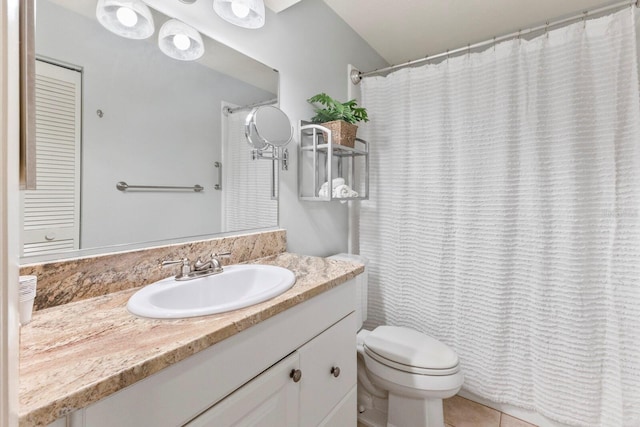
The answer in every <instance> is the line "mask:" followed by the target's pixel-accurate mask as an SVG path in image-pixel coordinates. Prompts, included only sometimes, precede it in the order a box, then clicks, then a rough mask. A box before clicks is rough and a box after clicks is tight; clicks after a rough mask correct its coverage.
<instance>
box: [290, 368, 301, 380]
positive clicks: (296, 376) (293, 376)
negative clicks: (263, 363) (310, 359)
mask: <svg viewBox="0 0 640 427" xmlns="http://www.w3.org/2000/svg"><path fill="white" fill-rule="evenodd" d="M289 377H291V379H293V382H294V383H297V382H298V381H300V379H302V371H301V370H300V369H292V370H291V373H290V374H289Z"/></svg>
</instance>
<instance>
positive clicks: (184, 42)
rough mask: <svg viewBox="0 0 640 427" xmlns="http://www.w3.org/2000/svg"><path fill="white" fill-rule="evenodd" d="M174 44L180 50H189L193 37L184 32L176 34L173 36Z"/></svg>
mask: <svg viewBox="0 0 640 427" xmlns="http://www.w3.org/2000/svg"><path fill="white" fill-rule="evenodd" d="M173 44H174V46H175V47H176V48H178V49H180V50H187V49H189V47H190V46H191V39H190V38H189V36H186V35H184V34H176V35H175V36H173Z"/></svg>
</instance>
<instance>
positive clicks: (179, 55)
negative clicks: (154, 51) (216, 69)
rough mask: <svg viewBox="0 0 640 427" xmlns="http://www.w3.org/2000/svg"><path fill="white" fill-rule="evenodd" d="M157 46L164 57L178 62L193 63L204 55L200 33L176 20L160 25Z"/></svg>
mask: <svg viewBox="0 0 640 427" xmlns="http://www.w3.org/2000/svg"><path fill="white" fill-rule="evenodd" d="M158 46H159V47H160V50H161V51H162V52H164V54H165V55H167V56H170V57H171V58H173V59H179V60H180V61H195V60H196V59H198V58H200V57H201V56H202V55H204V43H203V42H202V37H201V36H200V33H199V32H197V31H196V30H195V29H194V28H193V27H190V26H189V25H187V24H185V23H184V22H182V21H178V20H177V19H170V20H168V21H167V22H165V23H164V24H163V25H162V27H161V28H160V34H158Z"/></svg>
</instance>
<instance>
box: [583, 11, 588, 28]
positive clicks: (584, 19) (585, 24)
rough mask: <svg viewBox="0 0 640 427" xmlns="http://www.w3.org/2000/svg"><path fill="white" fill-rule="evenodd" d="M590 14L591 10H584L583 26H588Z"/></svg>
mask: <svg viewBox="0 0 640 427" xmlns="http://www.w3.org/2000/svg"><path fill="white" fill-rule="evenodd" d="M588 15H589V11H588V10H585V11H584V12H582V28H583V29H584V28H587V16H588Z"/></svg>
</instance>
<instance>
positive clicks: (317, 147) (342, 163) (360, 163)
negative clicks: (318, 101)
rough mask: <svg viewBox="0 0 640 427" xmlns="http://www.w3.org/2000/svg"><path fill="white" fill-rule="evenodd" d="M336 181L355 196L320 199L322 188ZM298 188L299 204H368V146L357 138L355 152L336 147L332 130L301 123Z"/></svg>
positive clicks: (328, 196)
mask: <svg viewBox="0 0 640 427" xmlns="http://www.w3.org/2000/svg"><path fill="white" fill-rule="evenodd" d="M325 135H326V136H325ZM335 178H343V179H344V180H345V184H347V185H348V186H349V187H351V188H352V189H353V190H355V191H356V192H358V196H357V197H333V195H332V194H331V193H332V192H331V191H329V192H328V193H329V194H328V195H327V196H326V197H321V196H319V195H318V193H319V191H320V188H321V186H322V184H324V183H325V182H332V181H333V179H335ZM298 188H299V198H300V200H305V201H313V202H328V201H332V200H340V201H348V200H368V199H369V143H368V142H367V141H365V140H363V139H360V138H356V143H355V147H354V148H351V147H346V146H344V145H339V144H335V143H334V141H333V135H332V132H331V130H329V129H327V128H325V127H323V126H321V125H317V124H311V123H309V122H304V121H302V122H300V150H299V158H298Z"/></svg>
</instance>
